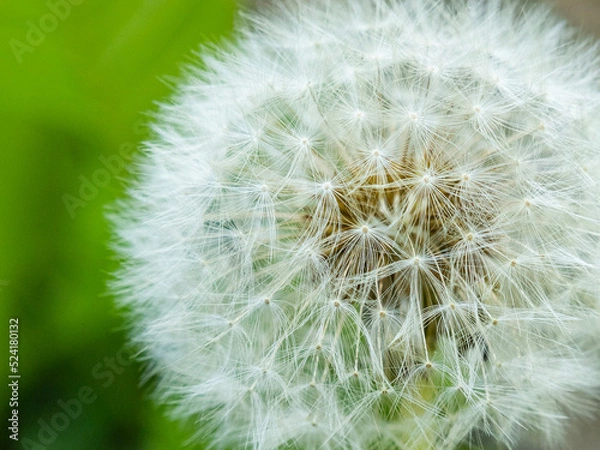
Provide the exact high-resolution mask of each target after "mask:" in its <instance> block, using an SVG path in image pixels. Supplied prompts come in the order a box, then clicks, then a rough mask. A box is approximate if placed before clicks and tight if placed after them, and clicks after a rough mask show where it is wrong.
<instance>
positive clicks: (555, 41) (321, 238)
mask: <svg viewBox="0 0 600 450" xmlns="http://www.w3.org/2000/svg"><path fill="white" fill-rule="evenodd" d="M597 61H598V55H597V53H596V51H595V49H594V46H593V45H591V44H589V43H586V42H584V41H581V40H580V38H578V37H577V36H576V34H575V33H574V32H573V31H572V30H570V29H569V28H568V27H567V26H565V25H564V24H562V22H560V21H558V20H557V19H556V18H554V17H553V16H552V14H551V13H549V12H548V11H547V10H546V9H545V8H544V7H542V6H532V7H529V8H525V9H524V8H523V6H522V4H521V2H518V1H516V0H515V1H511V0H505V1H501V0H490V1H486V2H481V1H469V0H454V1H446V2H442V1H437V0H324V1H322V2H308V1H304V0H302V1H301V0H283V1H281V2H280V4H279V6H275V7H273V8H272V9H269V10H268V11H267V12H265V13H264V14H261V13H249V14H248V17H247V19H246V21H245V22H244V23H243V24H241V25H240V30H239V36H238V37H237V39H236V40H235V42H234V43H232V44H231V45H229V46H228V48H227V51H222V52H216V53H215V54H212V55H205V56H204V63H203V67H205V69H203V70H201V71H200V70H197V69H192V70H190V71H189V76H188V79H187V80H186V81H185V82H184V83H182V86H181V87H180V88H179V90H178V92H177V94H176V95H175V96H174V97H173V100H172V103H171V104H169V105H165V106H164V107H163V109H162V112H161V113H160V115H159V117H158V119H157V121H156V124H155V130H156V139H155V140H154V141H153V142H151V143H149V144H147V148H146V152H145V154H146V156H144V157H143V158H142V159H141V160H140V165H139V167H140V174H139V179H138V181H137V182H135V183H134V186H133V187H132V188H131V189H130V191H129V199H128V200H126V201H124V202H123V204H122V206H121V208H120V212H118V213H117V214H116V215H115V218H114V222H115V227H116V229H117V232H118V235H119V241H118V251H119V252H120V254H121V255H122V257H123V259H124V264H123V266H122V269H121V270H120V271H119V274H118V277H117V281H116V282H115V287H116V290H117V291H118V293H119V296H120V298H121V301H122V303H123V304H124V305H125V306H127V307H129V308H130V310H131V314H132V317H133V319H134V323H135V325H134V339H135V341H136V342H137V343H139V345H140V348H141V349H142V350H143V353H144V355H145V357H146V359H147V360H149V361H152V366H151V369H150V370H151V371H152V373H157V374H159V375H160V376H161V381H160V386H159V389H158V392H159V394H160V399H161V401H163V402H166V403H169V404H172V405H175V406H174V411H175V414H176V415H178V416H180V417H193V418H196V419H199V421H198V422H197V423H200V424H201V425H199V426H201V427H202V428H201V429H200V430H199V433H198V434H199V435H203V434H206V436H205V438H206V439H209V440H210V442H211V445H212V447H213V448H254V449H261V450H268V449H277V448H298V449H309V448H311V449H312V448H320V449H356V450H358V449H368V448H372V449H379V448H403V449H404V448H405V449H413V450H428V449H431V450H433V449H435V450H440V449H442V450H444V449H448V450H450V449H455V448H458V447H459V446H461V445H465V444H467V445H468V444H469V443H470V444H472V445H473V448H475V447H476V446H477V444H478V442H479V440H480V437H481V436H482V435H486V436H488V437H491V438H493V439H495V440H496V441H498V442H499V443H500V444H505V445H507V446H512V445H514V443H515V442H516V441H517V440H518V439H519V438H520V436H521V434H522V432H523V430H524V429H530V430H536V431H538V432H539V433H541V434H542V435H543V436H545V437H546V438H547V441H548V446H551V445H554V446H560V443H561V441H560V439H561V437H562V436H563V430H564V424H563V422H564V420H562V418H563V417H565V416H566V415H570V416H576V415H588V414H589V413H591V412H592V411H593V409H594V407H595V406H596V404H595V403H594V401H595V400H596V399H598V397H599V393H600V357H599V355H600V345H599V344H600V339H599V338H600V320H599V317H598V316H599V299H600V289H599V288H598V281H597V280H598V279H600V270H599V269H600V267H599V264H598V262H599V257H598V255H600V245H599V244H600V243H599V236H600V148H599V147H598V142H600V139H599V138H600V135H599V131H598V130H600V122H599V119H598V118H599V117H600V114H599V106H598V105H600V90H599V89H598V76H597V73H598V65H597Z"/></svg>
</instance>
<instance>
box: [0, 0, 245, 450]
mask: <svg viewBox="0 0 600 450" xmlns="http://www.w3.org/2000/svg"><path fill="white" fill-rule="evenodd" d="M237 7H238V5H236V2H235V1H234V0H176V1H174V0H170V1H167V0H127V1H120V0H50V1H47V0H3V1H0V43H1V52H0V299H1V300H0V308H1V309H0V311H1V314H0V317H1V318H2V320H1V325H0V333H2V339H1V345H2V348H6V349H7V350H5V351H4V350H3V351H2V354H3V355H5V356H3V357H2V358H3V359H4V360H5V361H3V362H2V366H3V367H5V368H8V318H9V317H18V318H19V325H20V329H19V334H20V344H19V369H20V370H19V371H20V374H21V379H20V380H19V384H20V389H19V422H20V430H19V431H20V433H19V437H20V441H19V443H18V444H17V445H15V444H14V443H13V442H11V441H10V440H9V439H8V434H9V432H8V431H7V429H6V426H5V425H6V424H7V422H8V421H7V419H8V418H9V417H11V415H10V414H9V409H11V408H9V405H8V398H9V395H10V392H9V390H8V386H7V384H8V382H7V381H6V380H7V378H6V375H4V374H8V372H7V371H6V369H3V370H2V372H1V373H2V374H3V380H2V385H3V389H2V400H1V402H0V404H1V405H2V407H1V409H2V419H3V420H2V423H3V426H2V429H3V430H4V431H2V436H1V437H0V448H19V449H27V448H34V449H36V450H39V449H46V448H48V449H84V448H85V449H103V450H104V449H115V450H116V449H178V448H181V447H182V443H183V442H184V441H185V440H186V439H187V438H188V437H189V435H190V431H191V430H190V429H187V430H186V429H185V428H182V427H181V426H180V425H179V424H176V423H172V422H169V421H168V420H167V419H165V418H164V415H163V412H164V411H163V410H161V409H160V408H156V407H155V406H154V403H153V402H152V401H151V400H150V399H149V392H150V391H151V385H146V386H142V387H140V382H139V379H140V370H141V368H140V366H139V364H137V363H131V364H129V361H128V360H126V359H125V358H126V356H127V355H126V354H124V353H123V352H121V353H120V354H117V353H118V352H119V350H120V349H122V348H123V347H124V345H125V343H126V341H127V337H126V332H125V331H124V330H123V328H124V320H123V318H122V317H121V315H120V314H119V311H118V310H117V308H116V307H115V306H114V302H113V298H111V296H110V295H107V294H106V292H107V288H106V281H107V279H108V278H109V274H110V273H111V272H112V271H113V270H114V268H115V266H116V262H115V261H113V260H111V253H110V252H109V251H108V249H107V241H108V240H109V236H110V231H109V226H108V223H107V221H106V219H105V217H104V215H105V209H106V205H107V204H110V203H112V202H113V201H114V200H115V199H116V198H118V197H119V196H120V195H121V194H122V189H123V183H122V179H124V178H127V176H126V173H127V172H126V170H125V169H120V168H119V167H120V164H118V163H117V161H121V162H128V160H127V157H129V156H130V155H131V154H132V153H133V152H134V149H135V147H136V146H137V145H138V144H139V143H140V142H141V141H142V140H143V139H144V138H145V137H147V131H146V130H145V127H144V126H143V124H144V123H145V122H146V121H147V120H148V119H147V116H146V115H145V113H147V112H149V111H154V110H156V106H155V103H154V102H155V101H157V100H158V101H160V100H166V99H167V98H168V96H169V93H170V92H171V88H170V87H169V85H168V82H167V81H166V80H168V79H170V78H171V77H173V76H178V75H180V73H181V64H182V63H183V64H185V63H186V62H189V61H191V59H192V51H194V50H198V46H199V44H200V43H208V42H218V41H219V40H221V39H223V38H226V37H227V36H228V34H229V33H230V31H231V28H232V25H233V22H234V18H235V10H236V9H237ZM119 154H120V156H116V157H113V158H112V159H111V155H119ZM123 155H125V156H123ZM116 158H118V159H116ZM103 161H104V162H106V161H113V166H112V169H113V172H112V173H111V172H108V171H106V168H105V165H104V162H103ZM107 174H108V177H107ZM86 180H87V181H86ZM89 182H91V183H92V185H93V187H90V186H89V185H87V183H89ZM82 186H87V187H83V188H82ZM81 189H83V190H81ZM116 357H120V358H118V359H117V358H116ZM113 358H115V359H114V360H113ZM123 362H127V364H123ZM85 386H89V387H90V388H91V389H92V390H93V394H90V395H89V398H88V400H91V403H90V404H82V405H83V406H82V411H81V412H79V411H78V408H77V407H76V405H75V403H77V402H75V403H73V402H70V403H69V401H70V400H73V399H77V398H78V396H79V395H80V390H81V388H82V387H85ZM85 393H86V391H85V389H84V391H83V394H85ZM84 398H85V395H84ZM60 400H62V401H64V402H65V403H64V404H67V405H71V407H72V409H71V411H70V412H71V414H72V415H73V418H68V425H66V422H65V421H64V416H60V414H61V413H62V407H61V405H64V404H63V403H62V402H60ZM57 413H59V416H57V417H55V416H56V414H57ZM67 417H68V416H67ZM40 420H41V421H42V422H39V421H40ZM53 421H54V422H53ZM44 423H45V424H48V425H50V426H51V427H53V428H54V430H55V432H54V433H52V431H49V430H48V429H46V428H45V426H44ZM63 428H64V429H63ZM61 429H63V430H61ZM40 430H42V431H41V432H42V434H41V435H39V433H40ZM40 436H41V437H42V438H44V439H42V440H41V441H40V439H39V437H40ZM25 438H27V439H30V441H27V440H25V441H24V439H25ZM43 441H44V442H46V443H49V444H50V445H44V442H43ZM5 443H6V445H7V447H5ZM35 444H37V446H36V445H35Z"/></svg>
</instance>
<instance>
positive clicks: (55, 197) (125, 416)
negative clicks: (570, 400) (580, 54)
mask: <svg viewBox="0 0 600 450" xmlns="http://www.w3.org/2000/svg"><path fill="white" fill-rule="evenodd" d="M255 1H256V2H257V3H259V2H260V0H255ZM263 1H264V0H263ZM0 2H1V3H0V44H1V51H0V318H1V322H0V333H2V339H1V340H0V345H2V346H3V347H2V348H6V349H7V350H6V351H3V352H2V354H3V355H6V356H3V358H5V361H4V362H2V365H3V367H5V368H6V369H8V355H9V353H8V319H9V318H10V317H16V318H19V326H20V328H19V335H20V344H19V371H20V374H21V378H20V379H19V422H20V429H19V437H20V441H19V443H18V444H15V443H13V442H11V441H10V440H9V439H8V434H9V431H8V430H7V429H6V426H3V427H2V428H3V430H4V431H3V432H2V436H1V437H0V448H15V449H30V450H32V449H34V450H45V449H56V450H58V449H67V450H71V449H90V450H94V449H102V450H104V449H114V450H119V449H130V450H137V449H144V450H146V449H147V450H150V449H179V448H182V443H183V442H185V441H186V439H187V438H188V437H189V436H190V435H191V434H192V433H193V426H190V425H187V428H186V427H185V426H182V425H180V424H178V423H173V422H170V421H169V420H168V419H166V418H165V417H164V409H162V408H158V407H156V406H155V405H154V403H153V402H152V401H151V400H150V392H151V386H152V385H151V383H149V384H146V385H142V386H140V382H139V380H140V372H141V367H140V365H139V364H137V363H131V362H130V361H129V360H128V359H126V356H127V354H125V353H124V352H123V351H122V349H124V348H126V347H125V345H126V342H127V336H126V332H125V331H124V325H125V321H124V319H123V318H122V316H121V314H120V313H119V311H118V310H117V308H116V307H115V306H114V302H113V298H112V297H111V296H110V295H107V293H106V292H107V289H106V281H107V279H108V278H109V274H110V273H111V272H112V271H113V270H114V268H115V266H116V262H115V261H113V260H111V253H110V252H109V251H108V247H107V242H108V240H109V236H110V231H109V226H108V223H107V221H106V220H105V217H104V216H105V209H106V205H109V204H111V203H113V202H114V200H115V199H116V198H118V197H119V196H121V195H122V189H123V182H122V180H123V179H126V178H127V171H126V170H125V169H123V168H122V166H121V164H123V163H126V162H128V160H129V158H130V156H131V155H132V153H133V152H134V151H135V148H136V147H137V146H138V145H139V143H140V142H141V141H143V140H144V139H145V138H146V137H147V130H146V129H145V127H144V126H143V124H144V123H146V122H147V116H146V115H145V113H147V112H151V111H154V110H156V106H155V103H154V102H155V101H160V100H166V99H167V98H168V96H169V94H170V92H171V91H172V89H171V88H170V87H169V82H168V81H167V80H171V79H172V77H176V76H178V75H179V74H180V73H181V64H184V63H186V62H189V61H190V60H191V59H192V51H193V50H197V49H198V45H199V44H200V43H209V42H218V41H219V40H221V39H223V38H226V37H227V36H228V35H229V34H230V32H231V28H232V25H233V22H234V17H235V10H236V9H237V8H238V7H239V6H240V5H239V3H240V2H239V1H238V2H236V1H235V0H170V1H168V0H126V1H123V0H49V1H47V0H0ZM557 3H558V4H559V11H561V12H562V13H564V14H565V15H566V16H569V17H570V18H572V19H573V20H574V21H575V22H577V21H579V22H580V23H582V21H583V24H584V26H585V27H586V28H587V30H588V31H590V30H591V31H596V30H598V23H600V1H598V0H559V1H558V2H557ZM107 164H108V166H109V167H108V168H107ZM109 168H111V169H112V172H109V171H108V169H109ZM6 369H5V370H3V371H2V374H3V377H4V378H3V381H2V383H1V384H2V386H3V387H2V390H1V391H2V394H1V395H2V399H1V400H0V404H1V405H2V406H1V410H2V419H3V423H4V424H5V425H6V424H7V422H8V423H9V421H7V419H8V418H10V416H11V414H10V409H11V408H9V405H8V399H9V395H10V390H9V388H8V386H7V385H8V378H7V377H6V375H8V371H7V370H6ZM4 374H6V375H4ZM82 400H86V401H87V402H88V403H85V404H84V403H83V402H82ZM77 405H80V407H78V406H77ZM65 409H67V410H68V412H69V413H70V414H71V416H72V417H68V416H67V415H66V413H65V412H64V410H65ZM65 417H66V419H67V420H66V421H65V420H64V418H65ZM591 445H592V446H590V447H586V448H595V447H593V445H594V444H593V443H592V444H591ZM200 447H201V446H200ZM578 448H583V446H581V447H578Z"/></svg>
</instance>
